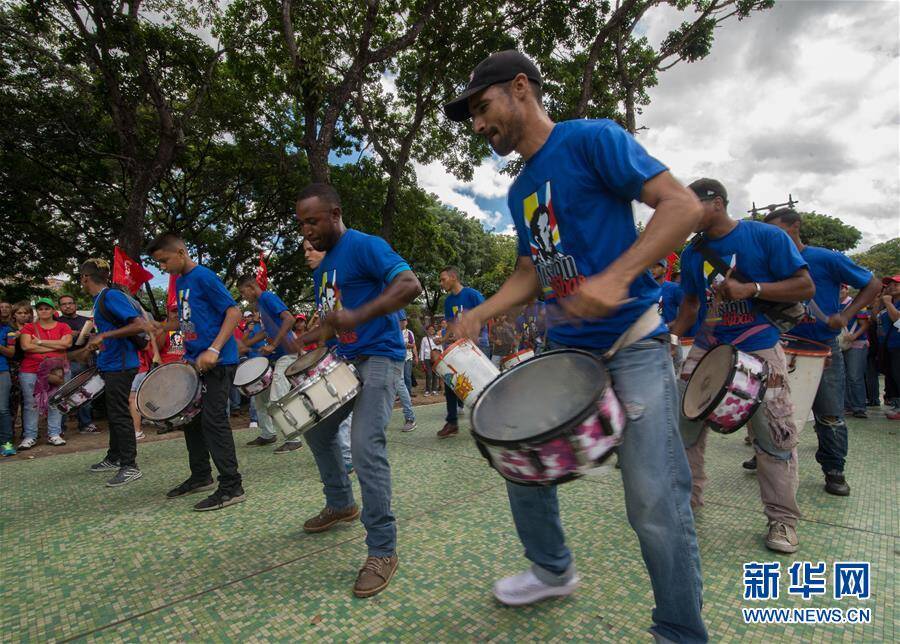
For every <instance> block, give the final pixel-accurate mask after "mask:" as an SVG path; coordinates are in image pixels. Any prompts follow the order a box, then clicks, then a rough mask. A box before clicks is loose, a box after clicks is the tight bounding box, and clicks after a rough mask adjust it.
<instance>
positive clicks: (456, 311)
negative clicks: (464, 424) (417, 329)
mask: <svg viewBox="0 0 900 644" xmlns="http://www.w3.org/2000/svg"><path fill="white" fill-rule="evenodd" d="M439 277H440V280H441V288H442V289H443V290H444V291H445V292H446V293H447V297H446V298H444V319H445V320H446V321H447V323H448V324H450V323H451V322H453V320H455V319H456V318H457V316H459V315H460V314H461V313H462V312H463V311H468V310H469V309H474V308H475V307H476V306H478V305H479V304H481V303H482V302H484V295H482V294H481V293H479V292H478V291H476V290H475V289H474V288H469V287H468V286H463V285H462V282H460V280H459V269H458V268H456V267H455V266H448V267H447V268H445V269H444V270H442V271H441V274H440V276H439ZM480 337H481V333H479V337H478V338H476V340H479V339H480ZM456 340H457V338H456V336H455V335H454V333H453V328H452V326H449V327H448V331H447V334H446V335H445V336H444V347H443V348H444V349H446V348H447V347H448V346H450V345H451V344H453V343H454V342H456ZM444 398H445V399H446V400H447V416H446V418H445V419H444V420H445V421H446V422H445V424H444V426H443V427H442V428H441V430H440V431H439V432H438V433H437V436H438V438H447V437H448V436H454V435H456V434H458V433H459V406H460V401H459V398H457V397H456V394H455V393H453V389H452V388H451V387H450V385H449V384H447V383H446V382H445V383H444Z"/></svg>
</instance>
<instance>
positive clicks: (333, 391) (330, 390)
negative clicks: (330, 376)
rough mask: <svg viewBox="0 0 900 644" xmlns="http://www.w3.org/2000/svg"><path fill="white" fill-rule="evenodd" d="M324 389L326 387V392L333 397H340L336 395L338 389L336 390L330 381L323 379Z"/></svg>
mask: <svg viewBox="0 0 900 644" xmlns="http://www.w3.org/2000/svg"><path fill="white" fill-rule="evenodd" d="M325 389H327V390H328V393H330V394H331V395H332V396H334V397H335V398H338V399H339V398H340V397H339V396H338V390H337V388H336V387H335V386H334V385H333V384H331V383H330V382H328V381H327V380H326V381H325Z"/></svg>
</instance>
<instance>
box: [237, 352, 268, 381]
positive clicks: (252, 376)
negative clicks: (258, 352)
mask: <svg viewBox="0 0 900 644" xmlns="http://www.w3.org/2000/svg"><path fill="white" fill-rule="evenodd" d="M268 368H269V359H268V358H263V357H256V358H250V359H249V360H245V361H244V362H242V363H241V364H239V365H238V368H237V371H235V372H234V386H235V387H242V386H244V385H249V384H250V383H251V382H253V381H254V380H256V379H257V378H259V377H260V376H261V375H263V374H264V373H265V372H266V369H268Z"/></svg>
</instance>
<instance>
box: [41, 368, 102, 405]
mask: <svg viewBox="0 0 900 644" xmlns="http://www.w3.org/2000/svg"><path fill="white" fill-rule="evenodd" d="M105 386H106V383H105V382H104V381H103V377H102V376H101V375H100V372H98V371H97V370H96V369H88V370H86V371H82V372H81V373H79V374H78V375H77V376H75V377H74V378H70V379H69V380H67V381H66V382H64V383H63V384H61V385H60V386H59V389H57V390H56V391H54V392H53V395H52V396H50V399H49V401H48V403H49V404H50V406H51V407H55V408H56V409H58V410H59V412H60V413H61V414H67V413H69V412H70V411H75V410H76V409H78V408H79V407H81V406H82V405H84V404H85V403H88V402H90V401H92V400H93V399H94V398H96V397H97V396H99V395H100V394H102V393H103V388H104V387H105Z"/></svg>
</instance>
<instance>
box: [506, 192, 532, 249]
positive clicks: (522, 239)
mask: <svg viewBox="0 0 900 644" xmlns="http://www.w3.org/2000/svg"><path fill="white" fill-rule="evenodd" d="M514 193H515V190H513V189H510V191H509V195H508V196H507V197H506V207H507V208H509V212H510V213H511V214H512V217H513V223H514V224H515V227H516V249H517V252H518V254H519V257H528V258H529V259H531V247H530V246H529V244H528V239H527V238H526V236H525V235H523V234H522V230H521V228H520V226H519V221H518V218H517V217H516V208H523V207H524V206H523V205H522V203H521V200H520V201H519V203H518V204H516V203H515V200H516V197H514V196H513V194H514ZM522 217H523V219H524V213H523V215H522Z"/></svg>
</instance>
